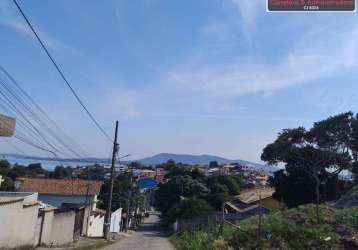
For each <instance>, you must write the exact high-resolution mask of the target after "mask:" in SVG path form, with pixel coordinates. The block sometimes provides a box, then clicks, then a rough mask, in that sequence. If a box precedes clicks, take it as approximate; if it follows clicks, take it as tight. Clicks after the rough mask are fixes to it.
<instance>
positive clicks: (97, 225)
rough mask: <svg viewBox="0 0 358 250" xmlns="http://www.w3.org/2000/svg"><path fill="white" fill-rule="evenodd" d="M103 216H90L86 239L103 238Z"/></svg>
mask: <svg viewBox="0 0 358 250" xmlns="http://www.w3.org/2000/svg"><path fill="white" fill-rule="evenodd" d="M103 224H104V216H101V215H91V216H90V218H89V224H88V233H87V236H88V237H102V236H103Z"/></svg>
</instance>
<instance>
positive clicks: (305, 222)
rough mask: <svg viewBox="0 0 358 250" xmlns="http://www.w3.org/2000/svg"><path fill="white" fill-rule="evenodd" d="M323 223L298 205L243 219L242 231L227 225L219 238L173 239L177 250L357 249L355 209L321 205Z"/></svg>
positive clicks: (188, 234) (312, 211)
mask: <svg viewBox="0 0 358 250" xmlns="http://www.w3.org/2000/svg"><path fill="white" fill-rule="evenodd" d="M321 211H322V215H323V216H322V222H323V223H322V224H319V225H317V224H316V220H315V208H314V206H312V205H305V206H300V207H298V208H294V209H289V210H286V211H278V212H275V213H272V214H270V215H268V216H266V217H264V218H263V219H262V222H261V225H262V226H261V232H260V235H259V234H258V225H259V222H258V218H257V217H255V218H251V219H247V220H243V221H241V222H240V223H239V226H240V227H241V230H238V229H236V228H234V227H232V226H230V225H226V226H225V227H224V230H223V233H222V234H221V235H220V236H217V235H210V234H207V233H204V232H201V231H197V232H184V233H180V234H177V235H175V236H174V237H173V242H174V244H175V246H176V247H177V249H186V250H196V249H207V250H224V249H243V250H245V249H344V247H345V246H346V247H348V246H349V247H351V248H347V249H356V248H357V247H358V208H349V209H341V210H336V209H333V208H330V207H328V206H321Z"/></svg>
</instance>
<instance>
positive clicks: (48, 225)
mask: <svg viewBox="0 0 358 250" xmlns="http://www.w3.org/2000/svg"><path fill="white" fill-rule="evenodd" d="M53 219H54V210H53V209H47V210H46V209H45V210H43V211H42V212H41V215H40V216H39V217H38V221H37V230H36V241H35V242H36V244H39V245H51V243H52V242H51V233H52V224H53ZM41 226H42V231H41ZM41 233H42V235H41V239H40V234H41Z"/></svg>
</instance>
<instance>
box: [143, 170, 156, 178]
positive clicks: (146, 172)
mask: <svg viewBox="0 0 358 250" xmlns="http://www.w3.org/2000/svg"><path fill="white" fill-rule="evenodd" d="M155 174H156V172H155V171H154V170H150V169H142V170H140V177H141V178H143V177H152V178H155Z"/></svg>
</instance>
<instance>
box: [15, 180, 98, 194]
mask: <svg viewBox="0 0 358 250" xmlns="http://www.w3.org/2000/svg"><path fill="white" fill-rule="evenodd" d="M22 181H23V184H22V186H21V188H20V191H22V192H36V193H40V194H60V195H96V194H98V193H99V192H100V190H101V186H102V182H101V181H86V180H80V179H61V180H57V179H30V178H25V179H23V180H22Z"/></svg>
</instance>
